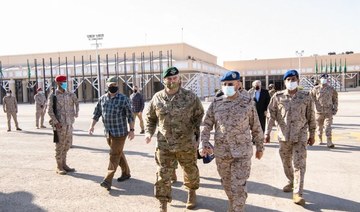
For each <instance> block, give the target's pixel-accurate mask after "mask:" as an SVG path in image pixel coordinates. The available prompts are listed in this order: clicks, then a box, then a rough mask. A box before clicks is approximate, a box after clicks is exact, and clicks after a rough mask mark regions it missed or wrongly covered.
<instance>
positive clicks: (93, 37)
mask: <svg viewBox="0 0 360 212" xmlns="http://www.w3.org/2000/svg"><path fill="white" fill-rule="evenodd" d="M87 38H88V39H89V41H90V42H91V41H95V44H93V45H95V53H96V66H97V70H98V71H97V77H98V98H100V96H101V73H100V64H99V56H98V48H99V46H100V45H101V43H99V42H98V41H99V40H102V39H103V38H104V34H92V35H87Z"/></svg>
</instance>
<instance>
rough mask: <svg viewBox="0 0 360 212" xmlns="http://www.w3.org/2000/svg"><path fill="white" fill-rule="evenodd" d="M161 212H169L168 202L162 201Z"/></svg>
mask: <svg viewBox="0 0 360 212" xmlns="http://www.w3.org/2000/svg"><path fill="white" fill-rule="evenodd" d="M159 208H160V212H167V202H166V201H160V207H159Z"/></svg>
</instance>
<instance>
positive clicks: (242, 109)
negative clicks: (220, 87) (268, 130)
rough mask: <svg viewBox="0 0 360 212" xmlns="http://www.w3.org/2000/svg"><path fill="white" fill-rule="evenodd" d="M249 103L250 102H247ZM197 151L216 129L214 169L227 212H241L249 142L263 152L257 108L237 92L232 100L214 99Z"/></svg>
mask: <svg viewBox="0 0 360 212" xmlns="http://www.w3.org/2000/svg"><path fill="white" fill-rule="evenodd" d="M250 100H251V99H250ZM203 125H204V128H203V130H202V132H201V144H200V147H199V148H200V149H201V148H204V147H209V146H210V143H209V139H210V131H211V130H212V129H213V126H215V137H214V140H215V145H214V154H215V159H216V165H217V170H218V172H219V175H220V177H221V180H222V184H223V186H224V189H225V192H226V195H227V196H228V198H229V211H244V206H245V201H246V198H247V190H246V181H247V179H248V178H249V175H250V169H251V157H252V155H253V144H252V140H253V141H255V144H256V150H257V151H263V148H264V147H263V139H264V138H263V132H262V129H261V126H260V122H259V119H258V115H257V112H256V108H255V106H254V105H253V104H249V100H248V99H244V97H243V96H241V95H240V92H238V96H237V97H236V98H235V99H234V100H229V99H227V98H226V97H224V96H220V97H217V98H216V99H215V100H214V101H213V102H212V103H211V104H210V106H209V109H208V110H207V112H206V115H205V119H204V122H203Z"/></svg>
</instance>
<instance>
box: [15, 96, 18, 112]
mask: <svg viewBox="0 0 360 212" xmlns="http://www.w3.org/2000/svg"><path fill="white" fill-rule="evenodd" d="M14 105H15V111H16V112H18V105H17V101H16V97H14Z"/></svg>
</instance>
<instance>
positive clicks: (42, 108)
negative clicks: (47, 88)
mask: <svg viewBox="0 0 360 212" xmlns="http://www.w3.org/2000/svg"><path fill="white" fill-rule="evenodd" d="M36 91H37V94H35V96H34V100H35V107H36V113H35V118H36V128H37V129H39V119H40V127H41V128H46V127H45V126H44V116H45V113H46V106H47V105H46V96H45V94H44V92H43V90H42V88H38V89H37V90H36Z"/></svg>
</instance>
